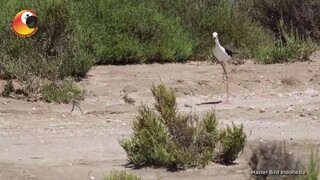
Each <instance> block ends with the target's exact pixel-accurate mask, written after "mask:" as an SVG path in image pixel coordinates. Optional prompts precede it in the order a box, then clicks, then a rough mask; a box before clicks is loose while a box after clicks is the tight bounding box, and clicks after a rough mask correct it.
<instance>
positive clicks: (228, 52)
mask: <svg viewBox="0 0 320 180" xmlns="http://www.w3.org/2000/svg"><path fill="white" fill-rule="evenodd" d="M224 49H225V50H226V53H227V54H228V55H229V56H232V55H233V54H238V53H237V52H232V51H230V50H229V49H227V48H224Z"/></svg>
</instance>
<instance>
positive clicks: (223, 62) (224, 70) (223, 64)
mask: <svg viewBox="0 0 320 180" xmlns="http://www.w3.org/2000/svg"><path fill="white" fill-rule="evenodd" d="M221 66H222V68H223V72H224V73H223V79H224V75H225V76H226V80H227V101H226V102H224V104H228V103H229V81H228V79H229V78H228V74H227V71H226V67H225V66H226V62H225V61H222V62H221Z"/></svg>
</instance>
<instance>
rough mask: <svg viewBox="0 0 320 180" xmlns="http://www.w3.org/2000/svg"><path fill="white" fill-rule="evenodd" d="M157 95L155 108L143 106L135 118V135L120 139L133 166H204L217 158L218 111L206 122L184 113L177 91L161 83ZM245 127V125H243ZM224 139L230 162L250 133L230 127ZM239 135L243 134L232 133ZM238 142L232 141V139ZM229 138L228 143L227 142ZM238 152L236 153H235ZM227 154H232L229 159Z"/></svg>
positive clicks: (205, 119)
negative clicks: (180, 111) (179, 108)
mask: <svg viewBox="0 0 320 180" xmlns="http://www.w3.org/2000/svg"><path fill="white" fill-rule="evenodd" d="M151 91H152V93H153V96H154V98H155V104H154V107H155V108H154V109H155V110H156V111H155V110H153V109H152V108H150V107H148V106H146V105H142V106H141V107H140V108H139V111H138V112H139V115H138V116H137V117H136V118H135V120H134V121H133V135H132V136H131V137H130V138H129V139H122V140H119V143H120V145H121V146H122V147H123V148H124V150H125V151H126V153H127V157H128V160H129V163H128V164H129V165H132V166H134V167H143V166H154V167H166V168H168V169H170V170H179V169H185V168H188V167H204V166H206V165H207V164H209V163H210V162H211V161H213V158H214V153H215V148H216V145H217V143H218V141H219V137H220V136H221V135H219V131H218V128H217V124H218V122H217V118H216V115H215V113H214V112H208V113H206V114H205V115H204V117H203V119H202V121H199V118H198V116H197V115H195V114H189V115H182V114H180V113H179V112H178V109H177V103H176V96H175V92H174V91H173V90H172V89H167V88H166V87H165V85H163V84H160V85H158V86H153V87H152V88H151ZM240 129H241V130H242V127H241V128H240ZM228 133H230V135H229V134H228V137H225V138H223V140H224V141H223V144H226V145H225V146H224V147H225V149H226V148H227V147H228V148H230V149H233V148H235V149H236V151H230V150H229V151H228V153H225V154H224V155H225V156H224V158H226V159H228V160H229V161H228V162H227V163H231V162H233V161H234V160H235V159H236V157H238V153H239V151H241V150H242V149H241V148H243V147H244V144H245V141H242V140H243V139H245V138H246V135H245V134H244V132H243V131H240V130H238V128H237V127H234V129H233V130H232V131H231V130H229V131H228ZM232 135H238V136H239V137H240V139H239V137H238V138H237V137H232V138H230V137H229V136H232ZM232 140H234V141H237V142H236V143H233V144H232V143H231V142H230V141H232ZM226 141H228V142H229V144H228V143H224V142H226ZM233 153H236V154H233ZM227 156H231V157H230V158H228V157H227Z"/></svg>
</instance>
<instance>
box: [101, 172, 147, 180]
mask: <svg viewBox="0 0 320 180" xmlns="http://www.w3.org/2000/svg"><path fill="white" fill-rule="evenodd" d="M103 180H141V177H139V176H136V175H133V174H132V173H129V172H126V171H118V170H114V171H112V172H111V173H110V175H109V176H105V177H104V178H103Z"/></svg>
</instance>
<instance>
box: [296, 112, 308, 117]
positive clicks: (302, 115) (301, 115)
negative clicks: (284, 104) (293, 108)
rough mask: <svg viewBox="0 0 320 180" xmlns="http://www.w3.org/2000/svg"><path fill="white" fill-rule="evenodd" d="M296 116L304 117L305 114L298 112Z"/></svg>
mask: <svg viewBox="0 0 320 180" xmlns="http://www.w3.org/2000/svg"><path fill="white" fill-rule="evenodd" d="M298 116H299V117H306V115H305V114H304V113H300V114H299V115H298Z"/></svg>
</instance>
